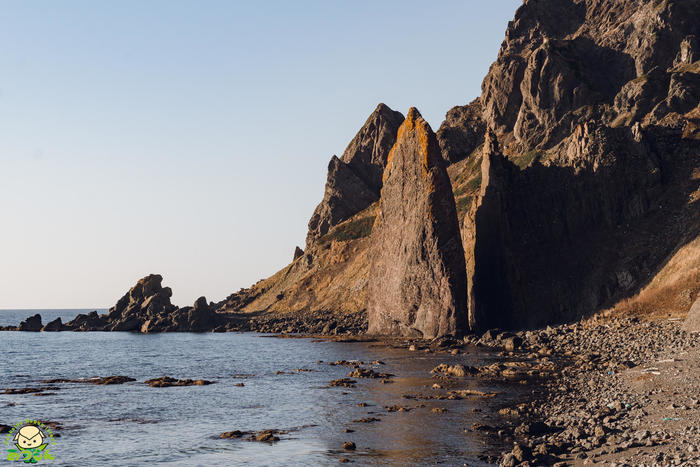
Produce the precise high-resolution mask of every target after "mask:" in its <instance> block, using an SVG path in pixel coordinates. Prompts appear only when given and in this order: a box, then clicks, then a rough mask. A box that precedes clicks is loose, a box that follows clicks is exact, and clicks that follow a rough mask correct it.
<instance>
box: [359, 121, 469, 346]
mask: <svg viewBox="0 0 700 467" xmlns="http://www.w3.org/2000/svg"><path fill="white" fill-rule="evenodd" d="M371 240H372V253H371V255H370V257H371V267H370V271H371V272H370V280H369V285H368V287H369V289H368V305H367V314H368V325H369V326H368V333H370V334H391V335H403V336H418V337H423V338H433V337H437V336H443V335H455V334H461V333H463V332H464V331H465V327H466V302H465V289H466V278H465V265H464V251H463V249H462V244H461V240H460V233H459V225H458V220H457V211H456V207H455V201H454V197H453V195H452V186H451V184H450V180H449V178H448V176H447V172H446V170H445V166H444V161H443V159H442V156H441V154H440V147H439V145H438V142H437V139H436V137H435V134H434V133H433V131H432V130H431V129H430V126H429V125H428V123H427V122H426V121H425V120H423V118H422V117H421V115H420V113H419V112H418V111H417V110H416V109H415V108H411V109H410V110H409V112H408V115H407V117H406V120H405V121H404V123H403V124H402V125H401V128H400V129H399V133H398V138H397V141H396V145H395V146H394V148H393V149H392V150H391V154H390V156H389V160H388V163H387V168H386V170H385V171H384V186H383V188H382V192H381V203H380V213H379V215H378V216H377V220H376V221H375V225H374V229H373V231H372V237H371Z"/></svg>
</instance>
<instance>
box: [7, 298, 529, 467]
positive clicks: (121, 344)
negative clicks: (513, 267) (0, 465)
mask: <svg viewBox="0 0 700 467" xmlns="http://www.w3.org/2000/svg"><path fill="white" fill-rule="evenodd" d="M88 311H89V310H88ZM36 312H39V313H40V314H41V315H42V317H43V318H44V319H43V322H44V323H46V322H48V321H50V320H51V319H54V318H55V317H57V316H61V317H62V318H63V319H64V321H67V320H69V319H71V318H72V317H73V316H75V315H76V314H77V313H80V312H86V311H85V310H55V311H51V310H49V311H47V310H40V311H36V310H30V311H27V310H22V311H16V310H13V311H0V325H7V324H17V323H19V321H20V320H21V319H24V318H26V317H27V316H30V315H32V314H34V313H36ZM494 358H495V357H494V356H492V355H490V354H486V353H465V354H462V355H457V356H450V355H445V354H440V355H435V354H427V353H424V352H409V351H407V350H403V349H392V348H387V347H384V346H379V345H377V344H372V343H338V342H329V341H314V340H312V339H277V338H269V337H264V336H262V335H259V334H238V333H224V334H214V333H204V334H191V333H171V334H155V335H141V334H133V333H119V332H115V333H101V332H87V333H82V332H80V333H78V332H60V333H26V332H22V333H20V332H0V392H1V391H2V390H4V389H5V388H24V387H41V386H42V385H43V384H42V383H41V380H43V379H50V378H83V377H92V376H110V375H125V376H130V377H132V378H136V381H135V382H132V383H126V384H123V385H112V386H95V385H90V384H75V383H64V384H58V385H56V386H58V387H59V388H60V389H59V390H55V391H50V393H51V394H48V395H44V396H35V395H32V394H26V395H8V394H0V423H2V424H6V425H14V424H15V423H17V422H20V421H22V420H24V419H27V418H29V419H38V420H46V421H56V422H59V423H61V424H62V425H63V427H64V428H63V429H62V430H61V431H59V433H60V437H58V438H56V440H55V441H56V444H55V445H54V446H51V448H50V450H51V452H52V453H53V454H54V455H55V460H53V461H50V462H41V463H45V464H46V465H146V464H152V463H169V464H174V465H209V466H210V465H243V464H252V465H337V464H338V461H339V460H340V459H341V458H348V459H349V460H351V461H353V462H354V463H355V465H425V464H438V463H439V464H444V465H464V464H467V465H479V464H480V462H479V461H478V459H477V457H476V456H477V455H478V454H479V453H480V452H482V451H483V450H484V448H485V443H486V440H485V439H484V438H481V437H480V436H481V435H479V434H476V433H472V432H465V428H468V427H471V425H472V423H475V422H480V423H495V422H494V419H495V417H497V415H493V414H494V412H495V411H496V410H497V408H498V407H501V406H503V405H506V404H508V403H509V402H510V403H512V401H513V400H514V399H515V398H516V397H518V396H519V395H518V394H517V393H516V392H514V391H516V390H518V389H517V388H513V387H499V386H488V385H484V383H483V382H481V381H478V380H467V381H465V383H464V387H471V388H474V389H481V390H493V391H498V392H499V395H498V396H497V397H496V398H494V399H491V400H488V401H478V400H474V401H472V400H458V401H450V400H442V401H440V400H428V401H421V400H409V399H405V398H402V395H403V394H416V393H419V392H422V393H425V394H428V393H439V391H435V390H432V389H430V386H431V385H432V384H433V383H434V380H432V379H431V377H430V369H431V368H433V367H434V366H435V365H437V364H439V363H442V362H446V363H457V362H461V363H464V364H470V365H483V364H487V363H489V362H491V361H494ZM339 359H345V360H362V361H365V362H371V361H373V360H381V361H383V362H384V363H385V365H379V366H375V367H374V368H375V370H377V371H382V372H389V373H394V374H395V375H396V377H395V378H393V380H394V383H393V384H382V382H381V380H369V379H359V380H357V381H358V384H357V388H354V389H353V388H342V387H333V388H326V387H325V386H327V384H328V382H329V381H330V380H331V379H336V378H342V377H345V376H346V375H347V373H348V372H349V371H350V370H351V369H350V368H346V367H341V366H329V365H328V364H327V363H326V362H328V361H335V360H339ZM319 360H322V361H323V362H322V363H319V362H318V361H319ZM299 368H304V369H309V370H312V371H305V372H297V371H295V370H296V369H299ZM279 371H282V372H285V373H284V374H277V372H279ZM163 375H168V376H173V377H177V378H201V379H209V380H214V381H216V384H212V385H209V386H193V387H172V388H151V387H149V386H147V385H146V384H144V383H143V382H144V381H145V380H146V379H149V378H153V377H159V376H163ZM236 383H244V386H243V387H237V386H235V384H236ZM359 403H366V404H367V406H365V407H360V406H358V404H359ZM421 403H424V404H425V407H422V408H413V409H412V410H410V411H409V412H393V413H388V412H387V411H386V409H385V408H384V406H389V405H394V404H398V405H402V406H405V407H415V406H416V405H418V404H421ZM433 407H444V408H446V409H447V412H446V413H444V414H434V413H432V412H431V408H433ZM473 409H476V410H477V411H473ZM363 417H376V418H379V419H380V421H376V422H373V423H357V422H353V420H357V419H360V418H363ZM268 428H275V429H283V430H290V432H289V433H288V434H283V435H280V437H281V441H279V442H277V443H275V444H266V443H257V442H249V441H246V440H242V439H233V440H231V439H218V438H217V436H218V435H219V434H220V433H222V432H225V431H231V430H242V431H244V430H262V429H268ZM346 428H349V429H352V430H355V431H354V432H352V433H345V432H344V430H345V429H346ZM0 440H1V441H0V442H1V443H2V444H0V449H2V451H1V453H2V461H3V462H7V461H6V460H5V458H6V455H7V446H6V445H5V444H4V443H5V435H0ZM345 441H354V442H355V443H356V445H357V450H356V451H355V452H348V451H344V450H343V449H342V444H343V443H344V442H345ZM41 463H40V464H41ZM8 465H10V464H9V463H8ZM17 465H22V464H21V463H19V462H18V463H17Z"/></svg>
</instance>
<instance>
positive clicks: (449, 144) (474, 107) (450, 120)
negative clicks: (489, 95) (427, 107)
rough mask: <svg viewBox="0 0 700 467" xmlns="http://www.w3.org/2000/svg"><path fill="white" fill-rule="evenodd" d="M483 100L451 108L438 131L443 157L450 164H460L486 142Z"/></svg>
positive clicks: (475, 100) (477, 99)
mask: <svg viewBox="0 0 700 467" xmlns="http://www.w3.org/2000/svg"><path fill="white" fill-rule="evenodd" d="M482 112H483V109H482V108H481V100H480V99H479V98H476V99H474V100H473V101H472V102H471V103H469V104H468V105H459V106H456V107H453V108H451V109H450V110H449V111H448V112H447V115H445V120H444V121H443V122H442V125H440V129H439V130H438V131H437V139H438V142H439V143H440V149H441V150H442V157H443V158H444V159H445V160H446V161H448V162H450V163H454V162H459V161H460V160H462V159H464V158H465V157H467V156H469V155H470V154H471V153H472V152H473V151H474V150H475V149H476V148H477V147H479V145H480V144H481V143H483V142H484V131H485V130H486V123H485V122H484V120H483V119H482V118H481V114H482Z"/></svg>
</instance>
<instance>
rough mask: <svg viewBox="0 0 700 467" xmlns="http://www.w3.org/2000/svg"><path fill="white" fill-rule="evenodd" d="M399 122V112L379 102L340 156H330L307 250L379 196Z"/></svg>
mask: <svg viewBox="0 0 700 467" xmlns="http://www.w3.org/2000/svg"><path fill="white" fill-rule="evenodd" d="M402 122H403V115H401V113H400V112H395V111H393V110H391V109H390V108H389V107H387V106H386V105H384V104H379V105H378V106H377V108H376V109H375V110H374V112H372V115H370V117H369V118H368V119H367V121H366V122H365V124H364V125H363V127H362V128H361V129H360V131H359V132H358V133H357V135H355V137H354V138H353V140H352V141H351V142H350V144H349V145H348V147H347V148H346V149H345V152H344V153H343V155H342V157H340V158H338V157H336V156H333V158H332V159H331V161H330V163H329V165H328V179H327V182H326V191H325V194H324V196H323V201H321V203H320V204H319V205H318V207H316V210H315V211H314V213H313V215H312V216H311V220H310V221H309V233H308V235H307V240H306V246H307V249H308V247H309V246H311V244H312V243H313V242H314V240H316V239H317V238H319V237H321V236H322V235H325V234H326V233H327V232H328V230H329V229H330V228H331V227H333V226H334V225H337V224H338V223H340V222H342V221H344V220H346V219H349V218H350V217H352V216H353V215H354V214H357V213H358V212H360V211H362V210H363V209H365V208H366V207H368V206H369V205H370V204H372V203H373V202H375V201H377V199H379V191H380V190H381V187H382V173H383V172H384V166H385V165H386V161H387V157H388V155H389V151H390V150H391V148H392V146H393V145H394V142H395V141H396V132H397V130H398V128H399V126H400V125H401V123H402Z"/></svg>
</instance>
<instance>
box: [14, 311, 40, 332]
mask: <svg viewBox="0 0 700 467" xmlns="http://www.w3.org/2000/svg"><path fill="white" fill-rule="evenodd" d="M19 330H20V331H31V332H38V331H41V315H40V314H36V315H34V316H30V317H29V318H27V319H26V320H24V321H22V322H21V323H20V324H19Z"/></svg>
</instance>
